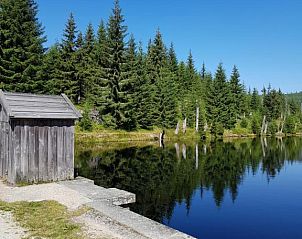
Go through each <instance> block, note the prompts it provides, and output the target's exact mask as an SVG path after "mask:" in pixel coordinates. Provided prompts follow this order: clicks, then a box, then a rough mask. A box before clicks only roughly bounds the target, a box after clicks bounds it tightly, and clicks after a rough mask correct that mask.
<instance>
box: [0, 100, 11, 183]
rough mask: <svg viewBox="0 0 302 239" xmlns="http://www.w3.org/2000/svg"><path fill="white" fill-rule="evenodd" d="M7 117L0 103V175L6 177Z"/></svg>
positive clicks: (8, 128)
mask: <svg viewBox="0 0 302 239" xmlns="http://www.w3.org/2000/svg"><path fill="white" fill-rule="evenodd" d="M8 121H9V118H8V115H7V113H6V112H5V110H4V108H3V107H2V105H1V104H0V177H1V178H4V179H6V173H7V169H8V154H9V152H8V148H9V147H8V137H9V130H10V127H9V124H8Z"/></svg>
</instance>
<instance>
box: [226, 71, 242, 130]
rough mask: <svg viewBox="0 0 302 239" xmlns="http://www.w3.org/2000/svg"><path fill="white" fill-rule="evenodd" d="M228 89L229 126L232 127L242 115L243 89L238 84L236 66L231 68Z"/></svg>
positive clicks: (238, 75) (238, 78)
mask: <svg viewBox="0 0 302 239" xmlns="http://www.w3.org/2000/svg"><path fill="white" fill-rule="evenodd" d="M229 88H230V102H229V107H228V109H229V112H230V119H229V120H230V126H231V127H232V126H234V125H235V123H236V120H237V119H238V118H239V116H240V115H241V114H243V113H244V88H243V85H242V84H241V83H240V74H239V71H238V69H237V67H236V66H234V68H233V72H232V75H231V79H230V82H229Z"/></svg>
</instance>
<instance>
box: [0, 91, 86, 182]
mask: <svg viewBox="0 0 302 239" xmlns="http://www.w3.org/2000/svg"><path fill="white" fill-rule="evenodd" d="M80 117H81V114H80V113H79V112H78V111H77V110H76V108H75V107H74V106H73V104H72V103H71V102H70V100H69V99H68V98H67V97H66V96H65V95H64V94H62V95H61V96H49V95H32V94H20V93H8V92H3V91H2V90H0V177H1V178H3V179H5V180H7V181H8V182H9V183H11V184H16V183H20V182H29V183H32V182H49V181H57V180H66V179H72V178H73V177H74V123H75V120H77V119H79V118H80Z"/></svg>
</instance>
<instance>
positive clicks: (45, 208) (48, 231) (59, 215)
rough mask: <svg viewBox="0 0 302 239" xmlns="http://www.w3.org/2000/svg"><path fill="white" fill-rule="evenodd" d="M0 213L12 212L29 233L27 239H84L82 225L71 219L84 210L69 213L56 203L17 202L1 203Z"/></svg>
mask: <svg viewBox="0 0 302 239" xmlns="http://www.w3.org/2000/svg"><path fill="white" fill-rule="evenodd" d="M0 211H8V212H11V213H12V214H13V216H14V219H15V220H16V221H17V222H18V223H19V224H20V225H21V227H23V228H25V229H26V230H27V231H28V235H27V236H28V237H27V238H32V237H34V238H51V239H67V238H68V239H82V238H84V236H83V235H82V232H81V227H80V225H78V224H76V223H73V222H72V221H71V219H72V218H73V217H75V216H79V215H81V214H82V213H84V211H83V209H81V210H79V211H76V212H69V211H68V210H67V208H66V207H65V206H63V205H61V204H59V203H58V202H55V201H42V202H15V203H7V202H3V201H0Z"/></svg>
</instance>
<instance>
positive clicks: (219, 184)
mask: <svg viewBox="0 0 302 239" xmlns="http://www.w3.org/2000/svg"><path fill="white" fill-rule="evenodd" d="M76 148H77V152H76V166H77V167H78V168H79V174H80V175H81V176H84V177H87V178H90V179H93V180H94V181H95V183H96V184H97V185H101V186H104V187H116V188H120V189H124V190H127V191H130V192H133V193H135V194H136V195H137V203H135V204H133V205H130V208H131V210H133V211H135V212H137V213H139V214H142V215H144V216H146V217H149V218H151V219H154V220H157V221H159V222H161V221H163V219H168V220H169V218H170V217H171V216H172V214H173V209H174V207H175V205H176V204H177V203H182V202H185V203H186V207H187V210H188V212H189V210H190V205H191V199H192V196H193V193H194V192H195V190H196V189H201V197H202V192H203V191H204V190H211V191H212V192H213V195H214V196H213V197H214V200H215V203H216V205H217V207H220V206H221V205H222V202H223V198H224V195H225V193H230V194H231V197H232V200H233V201H234V202H235V200H236V197H237V195H238V193H240V192H238V186H239V185H240V184H241V183H242V181H243V179H244V177H245V175H246V174H247V173H252V174H256V172H259V171H260V172H262V173H263V174H265V175H266V176H267V179H268V182H269V180H271V179H272V178H274V177H276V176H277V175H278V173H279V172H280V170H281V169H282V167H284V165H285V163H287V162H289V163H290V162H294V161H297V160H301V158H302V157H301V148H302V139H301V138H285V139H282V138H279V139H278V138H267V139H246V140H233V141H229V142H222V141H214V142H211V143H208V144H206V143H202V142H199V143H195V142H194V143H183V142H182V143H173V144H169V143H166V144H165V148H159V147H156V146H146V147H128V148H115V149H112V147H111V148H110V149H107V148H106V147H103V148H101V149H93V147H90V148H89V147H88V148H87V147H86V148H84V147H81V146H80V145H79V146H78V147H76Z"/></svg>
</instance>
